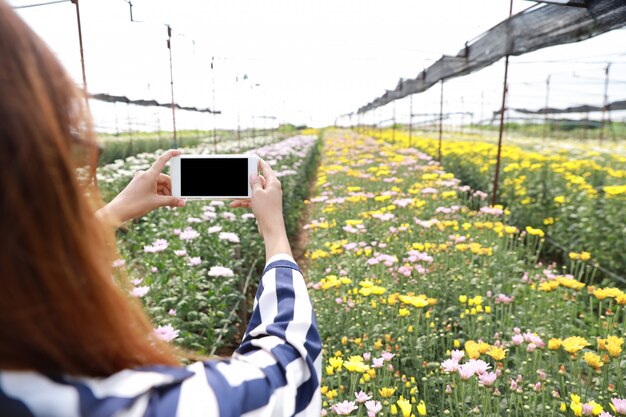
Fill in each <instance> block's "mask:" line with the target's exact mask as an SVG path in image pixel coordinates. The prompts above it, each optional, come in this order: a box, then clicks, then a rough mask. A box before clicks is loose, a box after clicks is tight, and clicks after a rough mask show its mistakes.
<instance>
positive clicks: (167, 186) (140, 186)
mask: <svg viewBox="0 0 626 417" xmlns="http://www.w3.org/2000/svg"><path fill="white" fill-rule="evenodd" d="M181 153H182V152H181V151H177V150H169V151H167V152H165V153H164V154H163V155H161V157H159V159H157V160H156V162H155V163H154V164H153V165H152V166H151V167H150V168H149V169H148V170H146V171H137V172H136V173H135V176H134V177H133V179H132V180H131V181H130V183H129V184H128V185H127V186H126V188H124V190H122V192H121V193H119V194H118V195H117V196H116V197H115V198H114V199H113V200H111V202H110V203H109V204H107V205H106V206H105V207H103V208H102V209H100V210H99V211H98V213H97V214H98V216H100V217H109V218H110V220H112V221H113V220H117V221H119V222H122V223H123V222H125V221H128V220H132V219H136V218H137V217H141V216H143V215H145V214H148V213H149V212H151V211H152V210H154V209H156V208H158V207H164V206H168V207H184V206H185V200H183V199H181V198H177V197H173V196H172V180H171V179H170V177H169V175H165V174H163V173H162V172H161V171H162V170H163V168H165V165H166V164H167V162H168V161H169V160H170V159H172V158H173V157H175V156H178V155H180V154H181Z"/></svg>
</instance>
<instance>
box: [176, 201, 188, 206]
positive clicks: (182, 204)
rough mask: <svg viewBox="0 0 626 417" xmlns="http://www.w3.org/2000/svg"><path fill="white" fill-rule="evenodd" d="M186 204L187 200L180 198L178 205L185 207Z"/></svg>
mask: <svg viewBox="0 0 626 417" xmlns="http://www.w3.org/2000/svg"><path fill="white" fill-rule="evenodd" d="M185 204H187V202H186V201H185V200H178V207H185Z"/></svg>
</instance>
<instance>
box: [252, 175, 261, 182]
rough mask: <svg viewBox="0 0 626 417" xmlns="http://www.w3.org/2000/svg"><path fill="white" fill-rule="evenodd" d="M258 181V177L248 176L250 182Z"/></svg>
mask: <svg viewBox="0 0 626 417" xmlns="http://www.w3.org/2000/svg"><path fill="white" fill-rule="evenodd" d="M258 179H259V176H258V175H255V174H252V175H250V181H258Z"/></svg>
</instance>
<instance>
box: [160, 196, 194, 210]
mask: <svg viewBox="0 0 626 417" xmlns="http://www.w3.org/2000/svg"><path fill="white" fill-rule="evenodd" d="M155 201H156V203H157V207H165V206H169V207H185V205H186V204H187V202H186V201H185V200H183V199H182V198H178V197H172V196H165V195H157V196H155Z"/></svg>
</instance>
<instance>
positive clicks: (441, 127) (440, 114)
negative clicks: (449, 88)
mask: <svg viewBox="0 0 626 417" xmlns="http://www.w3.org/2000/svg"><path fill="white" fill-rule="evenodd" d="M442 136H443V80H441V95H440V97H439V150H438V152H437V160H438V161H439V162H441V137H442Z"/></svg>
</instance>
